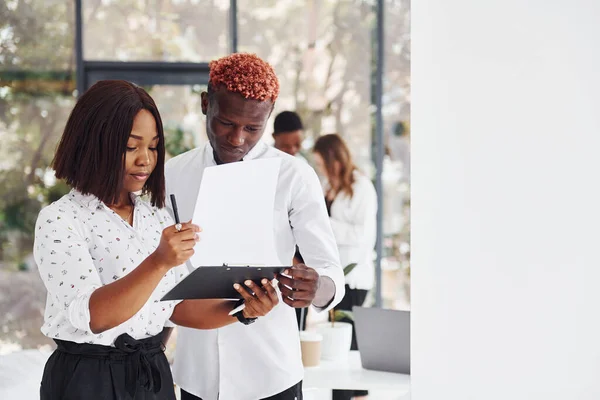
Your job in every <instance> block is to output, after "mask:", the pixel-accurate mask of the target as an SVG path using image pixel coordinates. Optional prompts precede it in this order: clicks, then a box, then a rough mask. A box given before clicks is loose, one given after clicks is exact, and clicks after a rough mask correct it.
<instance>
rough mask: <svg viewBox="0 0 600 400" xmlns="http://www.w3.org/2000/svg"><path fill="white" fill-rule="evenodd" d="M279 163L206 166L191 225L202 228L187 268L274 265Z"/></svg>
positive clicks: (270, 160) (264, 161)
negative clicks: (275, 206)
mask: <svg viewBox="0 0 600 400" xmlns="http://www.w3.org/2000/svg"><path fill="white" fill-rule="evenodd" d="M280 167H281V159H280V158H278V157H277V158H265V159H260V160H250V161H242V162H235V163H230V164H223V165H218V166H214V167H207V168H206V169H205V170H204V173H203V176H202V182H201V183H200V190H199V191H198V198H197V200H196V206H195V208H194V214H193V217H192V221H193V223H194V224H196V225H199V226H200V227H201V228H202V232H200V242H198V243H196V245H195V247H194V250H195V253H194V255H193V256H192V257H191V258H190V259H189V260H188V262H187V265H188V268H190V270H193V269H195V268H197V267H200V266H202V265H221V264H224V263H225V264H230V265H234V264H243V265H278V264H279V258H278V256H277V249H276V247H275V238H274V234H273V232H274V230H273V207H274V202H275V191H276V188H277V179H278V177H279V169H280Z"/></svg>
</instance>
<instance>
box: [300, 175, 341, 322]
mask: <svg viewBox="0 0 600 400" xmlns="http://www.w3.org/2000/svg"><path fill="white" fill-rule="evenodd" d="M299 175H300V179H298V180H296V181H295V182H294V186H293V187H292V191H291V201H290V203H291V207H290V212H289V218H290V223H291V226H292V232H293V234H294V238H295V239H296V243H297V244H298V247H299V249H300V253H301V254H302V258H303V259H304V263H305V264H306V265H307V266H309V267H311V268H314V269H315V270H316V271H317V272H318V273H319V275H320V276H327V277H329V278H331V280H333V283H334V284H335V296H334V297H333V300H332V301H331V302H330V303H329V304H328V305H327V307H325V308H319V307H315V310H316V311H327V310H329V309H331V308H333V307H335V306H336V305H337V304H338V303H339V302H340V301H341V300H342V298H343V297H344V290H345V289H344V285H345V281H344V271H343V270H342V267H341V265H340V256H339V252H338V248H337V244H336V242H335V237H334V236H333V232H332V230H331V225H330V223H329V217H328V215H327V208H326V207H325V201H324V200H323V191H322V189H321V184H320V182H319V178H318V177H317V174H316V173H315V171H314V170H313V169H312V168H310V166H308V165H306V166H304V165H303V166H302V169H301V174H299Z"/></svg>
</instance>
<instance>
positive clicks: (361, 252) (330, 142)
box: [313, 134, 377, 400]
mask: <svg viewBox="0 0 600 400" xmlns="http://www.w3.org/2000/svg"><path fill="white" fill-rule="evenodd" d="M313 152H314V159H315V164H316V166H317V168H318V170H319V171H320V172H321V174H322V175H323V176H325V177H327V184H326V186H325V203H326V205H327V210H328V212H329V216H330V218H329V219H330V221H331V227H332V228H333V233H334V235H335V240H336V242H337V246H338V249H339V252H340V260H341V262H342V266H347V265H349V264H353V263H356V267H355V268H354V269H353V270H352V271H351V272H350V273H349V274H348V275H347V276H346V295H345V296H344V298H343V299H342V301H341V302H340V304H338V306H337V307H336V308H338V309H340V310H347V311H352V306H362V305H363V303H364V302H365V298H366V297H367V292H368V291H369V290H370V289H372V288H373V284H374V280H375V268H374V264H373V248H374V247H375V241H376V226H377V193H376V191H375V188H374V187H373V183H372V182H371V181H370V180H369V178H367V177H366V176H365V175H363V174H362V173H361V172H359V171H358V169H357V168H356V166H355V165H354V163H353V162H352V156H351V154H350V150H349V149H348V146H347V145H346V143H344V140H343V139H342V138H341V137H340V136H338V135H336V134H330V135H324V136H321V137H320V138H319V139H317V141H316V142H315V145H314V148H313ZM345 322H350V323H352V321H351V320H346V321H345ZM357 349H358V347H357V345H356V335H355V334H354V332H352V350H357ZM367 394H368V392H367V391H362V390H360V391H359V390H355V391H352V390H334V391H333V400H345V399H351V398H354V399H363V398H366V397H365V396H366V395H367Z"/></svg>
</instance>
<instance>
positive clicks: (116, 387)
mask: <svg viewBox="0 0 600 400" xmlns="http://www.w3.org/2000/svg"><path fill="white" fill-rule="evenodd" d="M55 342H56V344H57V345H58V347H57V349H56V350H55V351H54V353H52V355H50V358H49V359H48V361H47V362H46V366H45V368H44V374H43V376H42V384H41V387H40V399H41V400H80V399H86V400H87V399H91V400H94V399H98V400H132V399H133V400H175V390H174V386H173V377H172V376H171V368H170V367H169V362H168V361H167V358H166V357H165V354H164V346H163V343H162V334H160V335H157V336H154V337H151V338H148V339H142V340H135V339H133V338H132V337H131V336H129V335H128V334H123V335H121V336H119V337H118V338H117V340H116V341H115V347H110V346H102V345H95V344H81V343H74V342H67V341H63V340H55Z"/></svg>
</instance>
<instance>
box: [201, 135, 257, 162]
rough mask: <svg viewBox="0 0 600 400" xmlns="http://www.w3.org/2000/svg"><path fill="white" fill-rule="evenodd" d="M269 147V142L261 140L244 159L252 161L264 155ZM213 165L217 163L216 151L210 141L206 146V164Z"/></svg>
mask: <svg viewBox="0 0 600 400" xmlns="http://www.w3.org/2000/svg"><path fill="white" fill-rule="evenodd" d="M266 149H267V144H266V143H264V142H263V141H259V142H258V143H256V144H255V145H254V147H253V148H252V149H251V150H250V151H249V152H248V154H246V155H245V156H244V158H242V160H243V161H250V160H254V159H256V158H259V157H260V156H262V155H263V154H264V152H265V150H266ZM213 165H217V162H216V161H215V157H214V151H213V148H212V146H211V145H210V142H208V143H206V147H205V148H204V166H205V167H210V166H213Z"/></svg>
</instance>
